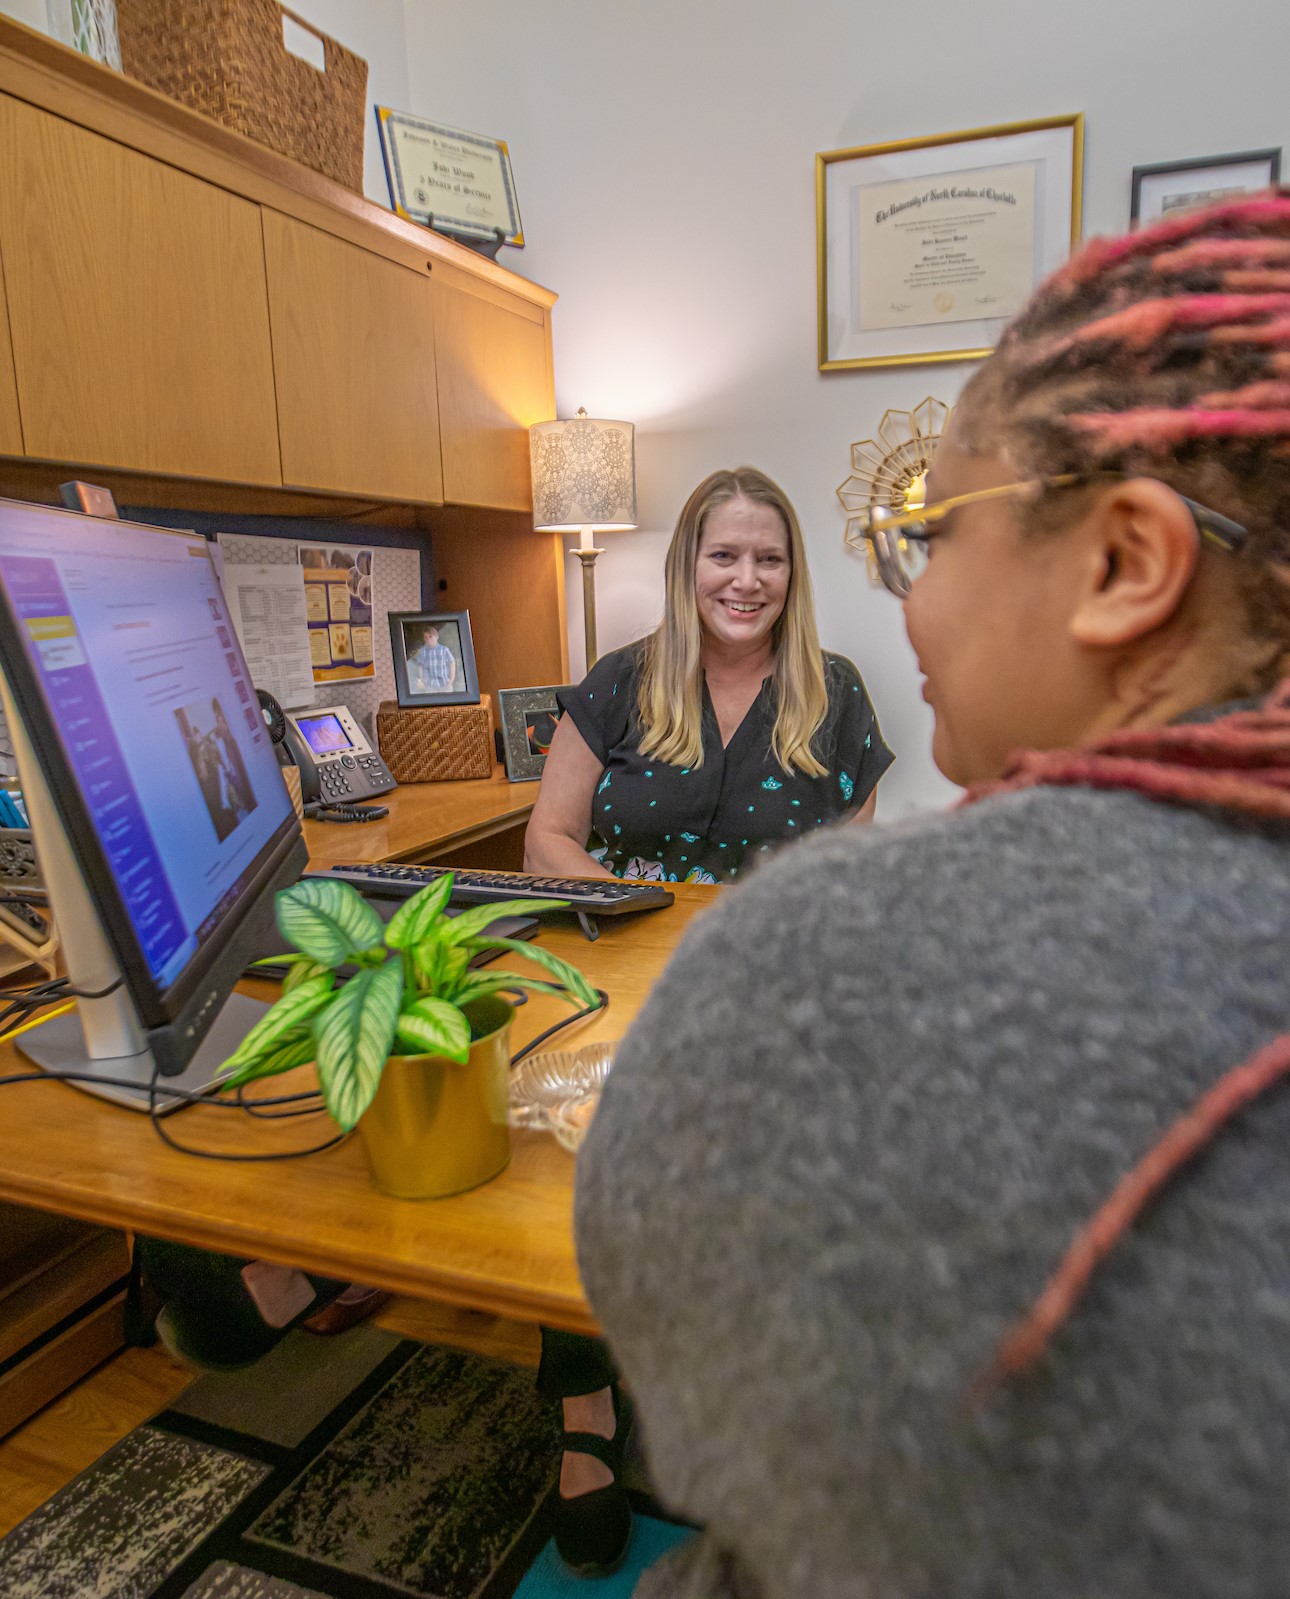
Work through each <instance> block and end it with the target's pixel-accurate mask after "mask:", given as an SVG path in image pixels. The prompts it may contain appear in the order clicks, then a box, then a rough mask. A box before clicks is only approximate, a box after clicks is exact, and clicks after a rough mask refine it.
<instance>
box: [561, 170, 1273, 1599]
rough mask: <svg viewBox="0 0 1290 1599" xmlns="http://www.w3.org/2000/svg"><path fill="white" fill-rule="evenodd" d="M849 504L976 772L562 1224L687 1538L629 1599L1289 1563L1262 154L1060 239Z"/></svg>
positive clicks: (600, 1154)
mask: <svg viewBox="0 0 1290 1599" xmlns="http://www.w3.org/2000/svg"><path fill="white" fill-rule="evenodd" d="M868 536H869V540H870V543H871V546H872V548H873V551H874V553H875V555H876V557H877V559H878V562H879V566H880V570H881V572H882V574H883V577H884V580H885V581H886V582H887V584H888V586H889V587H890V588H892V589H893V590H894V591H895V593H896V594H897V595H898V596H899V597H900V598H901V599H902V600H903V602H904V607H905V616H906V622H907V626H908V631H909V636H910V639H911V642H912V644H913V646H914V649H915V651H916V652H917V655H918V659H919V663H920V666H921V669H922V671H923V673H924V675H925V678H926V687H925V694H926V697H927V699H928V701H929V703H930V705H931V708H932V711H933V713H934V716H935V734H934V753H935V757H936V760H937V762H938V764H939V765H940V767H941V768H942V770H943V771H944V772H945V773H946V774H947V775H948V776H949V777H951V778H953V779H954V780H955V781H957V782H959V783H961V784H963V785H965V786H967V787H968V789H969V793H968V797H967V801H966V803H965V805H964V806H963V807H960V808H959V809H958V810H956V811H955V812H952V813H950V814H948V815H945V816H938V817H929V818H923V819H920V820H918V821H915V822H907V823H904V824H901V825H899V826H894V827H889V828H886V829H881V828H879V829H874V830H872V831H869V830H865V831H864V832H861V831H860V830H857V829H852V828H847V829H842V830H838V831H836V832H832V833H825V834H822V835H820V836H817V837H816V838H815V839H813V840H810V841H808V842H807V843H805V844H804V845H802V846H801V848H799V849H797V850H794V851H793V852H792V854H791V858H790V857H789V856H785V857H783V858H782V859H781V860H779V861H777V862H775V863H773V864H772V865H770V866H769V867H768V868H767V869H765V870H764V871H762V872H761V873H759V874H758V876H757V878H756V879H755V880H753V881H752V882H750V883H749V884H748V885H746V886H745V887H744V888H742V889H739V890H737V891H734V892H733V893H732V894H731V896H730V897H729V898H728V899H725V900H723V901H722V903H721V905H720V906H719V907H717V908H715V909H714V910H713V911H712V912H711V913H709V914H708V915H707V916H706V917H705V918H704V919H703V920H702V922H701V923H700V924H699V925H698V926H697V927H696V929H695V930H694V931H693V932H692V933H691V934H690V935H689V936H688V937H687V938H686V940H685V942H684V944H683V946H682V948H681V950H680V952H679V953H678V956H677V958H676V959H675V961H674V962H673V963H672V965H671V966H670V968H669V969H668V971H667V972H666V973H665V974H664V976H663V978H662V979H661V981H660V982H659V984H658V986H657V988H656V989H655V991H654V993H653V995H652V997H651V998H650V1000H649V1002H648V1003H647V1005H646V1006H645V1008H644V1010H643V1011H642V1012H641V1015H640V1017H639V1019H638V1021H637V1023H636V1025H635V1026H634V1027H633V1028H632V1029H631V1032H630V1034H629V1036H628V1038H627V1040H626V1041H625V1042H624V1044H623V1045H622V1046H621V1049H620V1053H619V1058H618V1063H617V1065H616V1067H615V1070H614V1074H613V1076H612V1078H611V1079H610V1081H609V1084H608V1087H607V1089H606V1092H605V1095H604V1100H603V1103H602V1105H601V1108H600V1110H599V1112H598V1115H597V1117H596V1120H595V1122H594V1123H593V1126H592V1129H591V1132H590V1135H589V1138H588V1141H587V1143H586V1145H585V1148H584V1150H583V1153H582V1155H581V1156H580V1159H579V1171H578V1204H577V1222H578V1236H579V1255H580V1261H581V1264H582V1268H583V1275H584V1280H585V1282H586V1284H587V1288H588V1292H589V1294H590V1297H591V1301H592V1304H593V1307H594V1308H595V1310H596V1312H597V1313H598V1315H599V1316H600V1318H601V1320H602V1322H603V1324H604V1326H605V1327H606V1329H607V1331H608V1334H609V1337H610V1339H611V1341H612V1343H613V1345H614V1348H615V1351H616V1353H617V1355H618V1357H619V1359H620V1361H621V1365H622V1367H623V1370H624V1372H625V1374H626V1377H627V1379H628V1381H629V1382H630V1383H631V1385H632V1387H633V1390H634V1392H635V1395H636V1399H637V1402H638V1410H639V1413H640V1415H641V1417H642V1419H643V1422H644V1427H645V1434H646V1442H647V1444H648V1446H649V1450H650V1454H651V1459H652V1463H653V1467H654V1472H655V1477H656V1480H657V1483H658V1486H659V1488H660V1490H661V1491H662V1493H663V1495H664V1497H665V1498H666V1500H667V1501H669V1502H670V1503H671V1504H673V1505H674V1506H676V1507H677V1508H678V1509H679V1510H681V1511H682V1512H684V1513H685V1514H686V1515H687V1516H689V1517H691V1518H693V1519H694V1520H696V1521H700V1522H702V1523H705V1524H706V1527H707V1532H706V1534H705V1535H704V1536H702V1537H700V1538H698V1539H695V1540H693V1541H692V1542H691V1543H689V1544H688V1545H686V1546H684V1547H683V1548H682V1549H681V1550H680V1551H679V1552H677V1553H675V1554H674V1555H673V1556H672V1557H670V1558H669V1559H668V1560H667V1561H665V1562H663V1563H662V1564H660V1565H658V1566H656V1567H654V1568H653V1569H652V1570H651V1571H649V1572H648V1573H647V1574H646V1576H645V1577H644V1578H643V1579H642V1581H641V1583H640V1585H639V1587H638V1589H637V1594H638V1599H646V1596H648V1599H658V1596H662V1595H667V1596H681V1595H684V1596H687V1599H688V1596H695V1599H698V1596H702V1599H713V1596H715V1595H723V1594H730V1595H738V1596H741V1599H744V1596H757V1599H851V1596H854V1599H862V1596H863V1599H915V1596H916V1599H1148V1596H1150V1599H1165V1596H1168V1599H1282V1596H1283V1595H1284V1594H1285V1593H1286V1591H1287V1585H1288V1582H1290V1579H1288V1578H1287V1575H1286V1574H1287V1572H1290V1514H1288V1513H1287V1511H1286V1505H1285V1499H1286V1488H1285V1473H1286V1462H1287V1460H1288V1459H1290V1223H1288V1222H1287V1219H1286V1218H1287V1216H1290V1153H1288V1152H1290V1084H1287V1085H1284V1086H1282V1085H1281V1084H1280V1079H1281V1078H1282V1075H1283V1074H1286V1073H1290V962H1288V961H1287V952H1288V950H1290V936H1288V935H1290V684H1286V683H1285V682H1284V679H1285V676H1286V673H1287V671H1290V191H1281V192H1273V193H1269V194H1266V195H1263V196H1260V197H1257V198H1243V199H1241V200H1238V201H1235V202H1233V203H1231V204H1227V205H1224V206H1221V207H1219V208H1216V209H1212V210H1209V211H1207V212H1204V213H1199V214H1193V215H1189V216H1185V217H1182V218H1176V219H1173V220H1171V221H1168V222H1164V223H1162V224H1160V225H1158V226H1156V227H1154V228H1151V229H1148V230H1146V231H1143V232H1141V233H1138V234H1136V235H1134V236H1132V237H1130V238H1126V239H1122V240H1117V241H1114V242H1103V243H1097V244H1094V245H1092V246H1090V247H1089V248H1087V249H1086V250H1085V251H1084V252H1083V253H1082V254H1080V255H1079V256H1078V257H1077V258H1076V259H1075V260H1073V261H1072V262H1071V264H1070V265H1069V266H1068V267H1067V268H1066V269H1065V270H1064V271H1063V272H1062V273H1060V274H1059V275H1058V276H1057V277H1055V278H1054V279H1052V280H1051V281H1050V282H1048V283H1046V284H1045V285H1044V286H1043V287H1042V288H1041V289H1040V290H1039V291H1038V293H1037V294H1036V296H1035V298H1034V300H1033V301H1032V303H1031V304H1030V305H1029V306H1028V307H1027V309H1026V310H1025V311H1023V312H1022V314H1021V315H1020V316H1019V317H1018V319H1017V320H1016V321H1015V322H1014V323H1013V325H1012V326H1011V327H1010V328H1009V329H1008V331H1007V332H1006V334H1005V336H1004V338H1003V340H1002V342H1001V344H1000V346H999V349H998V350H997V352H996V353H995V354H994V356H993V357H992V358H991V359H990V360H989V361H988V362H987V363H986V364H985V365H984V366H983V367H982V369H981V370H980V371H979V372H978V373H977V375H976V376H975V377H974V378H973V380H972V381H971V383H970V384H969V385H968V387H967V389H966V391H965V393H964V395H963V398H962V401H961V403H960V405H959V407H958V409H957V411H956V412H955V415H954V418H953V421H952V424H951V427H950V430H949V433H948V435H947V438H946V440H945V442H944V444H943V446H942V448H941V451H940V453H939V455H938V457H937V460H936V463H935V466H934V469H933V472H932V473H931V476H930V480H929V483H928V504H927V506H926V507H925V508H924V509H922V510H921V511H917V512H911V513H908V514H906V513H900V514H897V515H891V514H888V515H886V516H884V515H883V514H881V513H874V516H873V518H872V526H871V527H870V529H869V533H868ZM1279 685H1281V686H1279Z"/></svg>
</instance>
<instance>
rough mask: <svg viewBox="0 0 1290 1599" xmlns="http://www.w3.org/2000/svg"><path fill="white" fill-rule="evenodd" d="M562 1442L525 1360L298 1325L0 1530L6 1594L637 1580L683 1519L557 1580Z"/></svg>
mask: <svg viewBox="0 0 1290 1599" xmlns="http://www.w3.org/2000/svg"><path fill="white" fill-rule="evenodd" d="M320 1362H322V1363H323V1365H325V1368H326V1369H325V1371H324V1370H322V1369H321V1368H320ZM257 1395H258V1398H257ZM559 1448H560V1419H559V1411H558V1407H555V1406H552V1405H549V1404H547V1403H546V1402H545V1401H543V1400H541V1399H539V1398H538V1396H537V1394H536V1392H535V1390H534V1386H533V1373H532V1371H530V1370H527V1369H525V1368H522V1367H518V1366H511V1365H507V1364H504V1363H502V1362H500V1361H496V1360H489V1359H485V1358H484V1357H482V1356H479V1355H471V1354H465V1353H463V1352H461V1351H458V1350H453V1349H443V1348H438V1347H435V1346H433V1345H423V1344H418V1343H414V1342H412V1341H410V1340H399V1339H397V1338H394V1337H393V1336H392V1335H390V1334H388V1333H382V1332H379V1331H377V1330H376V1329H372V1328H357V1329H355V1330H354V1331H353V1332H350V1333H347V1334H345V1335H344V1337H342V1338H337V1339H329V1340H316V1339H313V1338H310V1337H309V1336H308V1335H307V1334H304V1333H294V1334H292V1335H290V1337H289V1338H288V1339H287V1340H286V1341H285V1342H284V1343H283V1344H282V1345H280V1346H279V1348H278V1349H277V1350H275V1351H274V1353H273V1354H272V1355H270V1356H268V1357H266V1359H265V1360H263V1361H261V1362H259V1363H258V1364H257V1365H256V1366H254V1367H251V1368H249V1370H247V1371H243V1372H235V1373H228V1374H219V1375H211V1376H208V1377H205V1378H203V1379H202V1380H201V1381H200V1382H198V1383H197V1384H195V1385H194V1386H193V1387H192V1388H191V1389H189V1390H188V1392H187V1393H186V1394H185V1395H184V1396H183V1397H182V1399H181V1400H180V1401H179V1402H178V1403H177V1405H176V1406H175V1408H173V1409H171V1410H167V1411H163V1412H162V1413H161V1414H160V1415H159V1416H155V1417H154V1418H153V1419H152V1420H151V1421H150V1422H148V1423H146V1424H145V1425H144V1426H142V1427H138V1428H136V1429H135V1431H134V1432H132V1433H130V1434H129V1435H128V1436H127V1437H125V1438H123V1439H122V1440H121V1442H120V1443H119V1444H117V1445H116V1446H115V1447H114V1448H113V1449H111V1450H109V1451H108V1453H107V1454H106V1455H104V1456H103V1457H102V1458H101V1459H100V1460H98V1461H97V1462H96V1463H95V1464H94V1465H93V1466H91V1467H90V1468H89V1469H88V1470H87V1471H85V1472H83V1473H82V1474H81V1475H80V1476H79V1477H77V1478H76V1479H75V1480H74V1481H73V1482H71V1483H69V1484H68V1486H67V1487H66V1488H64V1489H63V1490H62V1492H61V1493H59V1494H56V1495H55V1496H54V1498H53V1499H51V1500H49V1502H48V1503H47V1504H44V1505H42V1506H41V1508H40V1509H39V1510H37V1511H36V1512H35V1514H34V1515H32V1516H29V1517H28V1518H27V1520H26V1521H25V1522H23V1523H22V1525H21V1526H19V1527H17V1528H15V1529H14V1531H13V1532H11V1533H10V1534H9V1536H8V1537H7V1538H5V1539H3V1540H0V1595H3V1596H4V1599H395V1596H400V1599H406V1596H409V1595H410V1596H412V1599H508V1596H510V1595H515V1594H518V1595H520V1596H522V1599H546V1596H547V1595H551V1596H554V1595H557V1594H560V1595H563V1594H566V1593H570V1594H572V1593H579V1594H585V1595H586V1599H610V1596H611V1595H612V1596H614V1599H617V1596H618V1595H620V1594H621V1595H627V1594H630V1592H631V1589H632V1587H633V1586H634V1585H635V1580H636V1576H637V1575H638V1574H639V1571H640V1570H641V1569H643V1567H644V1566H645V1565H646V1564H648V1563H649V1562H650V1561H651V1560H653V1559H654V1558H657V1556H658V1555H659V1554H660V1553H662V1551H663V1549H664V1548H666V1547H667V1546H669V1545H670V1544H671V1543H673V1542H675V1541H676V1540H677V1539H678V1538H680V1537H684V1536H687V1534H686V1532H685V1531H684V1529H680V1528H676V1527H673V1526H671V1525H669V1524H666V1523H663V1522H659V1521H656V1520H650V1519H648V1518H641V1519H640V1520H639V1521H638V1526H637V1530H636V1533H635V1534H634V1536H633V1543H632V1548H631V1550H630V1552H629V1558H628V1561H627V1563H626V1565H625V1566H624V1568H623V1569H622V1570H620V1571H619V1572H618V1573H616V1574H615V1575H614V1576H613V1577H611V1578H608V1579H605V1580H604V1581H603V1582H591V1583H588V1582H576V1580H575V1579H568V1580H573V1581H575V1584H576V1585H575V1586H573V1587H566V1586H565V1582H566V1579H567V1574H565V1573H564V1572H563V1568H562V1567H561V1565H560V1562H559V1559H558V1557H557V1556H556V1555H555V1551H554V1547H553V1546H550V1544H549V1532H550V1501H551V1498H552V1495H553V1492H554V1483H555V1475H556V1467H557V1463H558V1461H559ZM650 1508H652V1507H650ZM624 1584H625V1586H624Z"/></svg>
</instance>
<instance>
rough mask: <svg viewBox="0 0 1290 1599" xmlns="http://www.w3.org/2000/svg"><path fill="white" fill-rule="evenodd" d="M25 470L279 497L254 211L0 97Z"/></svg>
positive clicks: (0, 241)
mask: <svg viewBox="0 0 1290 1599" xmlns="http://www.w3.org/2000/svg"><path fill="white" fill-rule="evenodd" d="M0 252H2V253H3V257H4V267H5V278H6V285H7V288H8V294H9V317H10V325H11V328H12V331H13V353H14V365H15V368H16V372H17V379H18V396H19V400H20V402H21V406H22V419H23V434H24V440H25V444H26V453H27V454H28V455H30V456H37V457H40V458H43V459H46V460H54V461H78V462H86V463H90V464H93V465H98V466H110V467H120V468H125V469H129V470H134V471H142V472H163V473H168V474H174V475H177V476H180V477H198V478H219V479H225V480H228V481H230V482H235V483H253V484H275V483H279V482H280V481H281V473H280V468H279V463H278V441H277V424H276V417H275V415H274V406H273V366H272V359H271V355H270V349H269V317H268V304H267V300H266V296H265V288H264V249H263V243H262V240H261V235H260V215H259V210H258V208H257V207H256V206H255V205H253V204H251V203H250V202H249V201H246V200H242V199H239V198H237V197H236V196H234V195H231V194H229V193H227V192H226V191H225V190H223V189H219V188H216V187H215V186H214V185H213V184H209V183H204V182H202V181H201V180H200V179H198V178H194V177H190V176H189V175H188V174H187V173H183V172H177V171H176V170H175V169H174V168H173V167H168V166H166V165H165V164H164V163H162V162H160V161H154V160H152V159H151V158H150V157H148V156H144V155H140V154H139V153H138V152H137V151H134V150H129V149H127V148H126V147H125V146H124V145H120V144H116V143H114V142H113V141H112V140H111V139H105V138H102V137H100V136H99V135H98V134H94V133H87V132H86V131H85V130H84V129H83V128H79V127H76V126H74V125H73V124H72V123H69V122H64V121H63V120H62V119H61V118H59V117H54V116H50V115H49V114H48V113H47V112H44V111H38V110H36V109H35V107H33V106H30V105H27V104H26V103H25V102H23V101H19V100H14V99H12V98H10V97H8V96H0Z"/></svg>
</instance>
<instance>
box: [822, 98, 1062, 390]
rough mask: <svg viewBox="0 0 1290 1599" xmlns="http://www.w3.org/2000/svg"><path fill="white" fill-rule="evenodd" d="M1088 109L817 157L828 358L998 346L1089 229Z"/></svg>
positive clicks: (855, 363) (846, 361)
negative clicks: (1084, 225)
mask: <svg viewBox="0 0 1290 1599" xmlns="http://www.w3.org/2000/svg"><path fill="white" fill-rule="evenodd" d="M1083 157H1084V118H1083V117H1082V116H1070V117H1050V118H1048V119H1047V120H1045V121H1042V122H1018V123H1013V124H1011V125H1008V126H1005V127H998V128H977V129H973V130H971V131H968V132H965V133H947V134H941V135H938V136H936V137H934V138H925V139H903V140H900V141H898V142H896V143H892V144H872V145H865V146H862V147H861V148H860V149H856V150H829V151H826V152H825V153H824V154H822V155H817V156H816V158H815V221H816V276H817V295H818V314H819V365H820V370H821V371H822V372H834V371H840V370H842V369H844V368H848V367H869V366H912V365H921V364H923V363H926V362H931V361H975V360H979V359H981V358H982V357H983V356H986V355H989V353H990V351H991V350H992V349H993V348H994V346H995V344H996V343H997V342H998V338H999V334H1000V333H1001V332H1002V330H1003V327H1004V324H1005V323H1006V322H1007V321H1008V319H1009V317H1011V316H1013V315H1014V314H1015V313H1016V312H1017V311H1019V310H1020V309H1021V307H1022V306H1023V305H1024V304H1025V303H1026V301H1027V300H1028V299H1029V298H1030V295H1031V292H1032V291H1033V290H1034V288H1035V287H1036V285H1037V284H1038V283H1039V282H1040V281H1041V280H1042V279H1043V278H1044V277H1046V276H1047V275H1048V273H1049V272H1051V271H1053V270H1054V269H1055V268H1056V267H1058V266H1060V265H1061V263H1062V262H1063V261H1064V260H1065V259H1066V258H1067V256H1068V255H1069V254H1070V251H1071V248H1072V246H1074V245H1075V244H1077V243H1078V242H1079V237H1080V204H1081V195H1082V191H1083Z"/></svg>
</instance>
